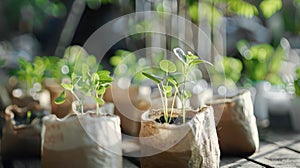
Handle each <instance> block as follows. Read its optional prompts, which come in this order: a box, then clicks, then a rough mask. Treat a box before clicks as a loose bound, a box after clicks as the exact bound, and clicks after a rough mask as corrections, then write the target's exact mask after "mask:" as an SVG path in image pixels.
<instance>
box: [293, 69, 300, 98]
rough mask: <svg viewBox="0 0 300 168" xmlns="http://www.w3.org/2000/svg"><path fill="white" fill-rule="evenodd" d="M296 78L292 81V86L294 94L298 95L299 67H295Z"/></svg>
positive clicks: (299, 85) (299, 88)
mask: <svg viewBox="0 0 300 168" xmlns="http://www.w3.org/2000/svg"><path fill="white" fill-rule="evenodd" d="M296 75H297V78H296V80H295V81H294V88H295V94H296V96H300V67H298V68H296Z"/></svg>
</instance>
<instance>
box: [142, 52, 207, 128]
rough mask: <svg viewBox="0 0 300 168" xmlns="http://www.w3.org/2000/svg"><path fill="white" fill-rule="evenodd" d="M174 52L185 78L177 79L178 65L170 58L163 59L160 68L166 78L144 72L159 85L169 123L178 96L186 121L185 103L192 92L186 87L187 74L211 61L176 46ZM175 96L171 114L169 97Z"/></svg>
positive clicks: (165, 116)
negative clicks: (201, 64) (199, 65)
mask: <svg viewBox="0 0 300 168" xmlns="http://www.w3.org/2000/svg"><path fill="white" fill-rule="evenodd" d="M173 52H174V53H175V55H176V56H177V58H178V59H179V60H180V62H181V63H182V64H183V66H182V70H181V73H180V75H182V76H183V80H182V81H181V80H180V79H176V78H175V77H174V76H175V75H178V73H179V71H178V70H177V68H176V65H175V64H174V63H173V62H171V61H169V60H161V61H160V64H159V68H160V69H161V70H162V71H163V72H164V73H165V74H164V78H161V77H157V76H156V75H154V74H149V73H146V72H143V75H144V76H146V77H147V78H149V79H151V80H152V81H154V82H155V83H156V85H157V87H158V90H159V93H160V96H161V100H162V105H163V112H164V119H165V121H166V122H167V123H169V122H170V121H171V116H172V113H173V111H174V104H175V99H176V97H177V96H178V98H179V100H180V102H181V105H182V118H183V123H185V105H186V102H187V100H188V99H189V98H190V97H191V93H190V92H189V91H188V90H187V89H186V83H187V76H188V75H189V73H190V72H191V70H192V69H193V68H194V67H195V66H196V65H198V64H200V63H208V64H210V65H211V63H209V62H207V61H203V60H200V59H199V57H198V56H196V55H194V54H192V53H191V52H188V54H185V53H184V52H183V50H182V49H180V48H174V49H173ZM172 96H173V100H172V105H171V116H170V117H169V114H168V98H169V97H172Z"/></svg>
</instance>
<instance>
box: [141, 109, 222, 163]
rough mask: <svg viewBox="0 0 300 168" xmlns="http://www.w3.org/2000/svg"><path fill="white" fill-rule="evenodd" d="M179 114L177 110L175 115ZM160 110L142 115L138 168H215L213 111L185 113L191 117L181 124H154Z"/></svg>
mask: <svg viewBox="0 0 300 168" xmlns="http://www.w3.org/2000/svg"><path fill="white" fill-rule="evenodd" d="M176 113H177V114H174V115H177V116H178V115H179V114H180V110H178V111H177V112H176ZM161 115H162V111H150V112H146V113H144V114H143V115H142V123H141V131H140V144H141V154H142V157H141V166H142V167H143V168H144V167H155V168H156V167H164V168H168V167H170V168H173V167H190V168H195V167H207V168H215V167H219V161H220V158H219V157H220V151H219V144H218V139H217V134H216V128H215V122H214V115H213V108H212V107H204V108H202V109H201V110H200V111H192V110H189V111H187V113H186V115H187V117H188V118H191V119H190V120H189V121H188V122H186V123H185V124H181V125H173V124H160V123H157V122H156V121H155V119H156V118H159V117H160V116H161Z"/></svg>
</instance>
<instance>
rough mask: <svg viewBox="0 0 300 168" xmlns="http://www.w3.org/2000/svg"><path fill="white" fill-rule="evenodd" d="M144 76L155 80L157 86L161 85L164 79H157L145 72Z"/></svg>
mask: <svg viewBox="0 0 300 168" xmlns="http://www.w3.org/2000/svg"><path fill="white" fill-rule="evenodd" d="M142 74H143V75H144V76H146V77H147V78H149V79H151V80H153V81H154V82H155V83H157V84H159V83H160V82H161V81H162V79H159V78H157V77H155V76H154V75H150V74H148V73H146V72H143V73H142Z"/></svg>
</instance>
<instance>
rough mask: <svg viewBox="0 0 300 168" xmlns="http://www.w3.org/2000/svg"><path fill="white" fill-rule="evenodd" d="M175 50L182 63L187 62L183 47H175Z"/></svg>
mask: <svg viewBox="0 0 300 168" xmlns="http://www.w3.org/2000/svg"><path fill="white" fill-rule="evenodd" d="M173 52H174V54H175V55H176V57H177V58H178V59H179V60H180V61H181V62H182V63H184V64H186V58H185V53H184V51H183V50H182V49H181V48H174V49H173Z"/></svg>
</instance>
